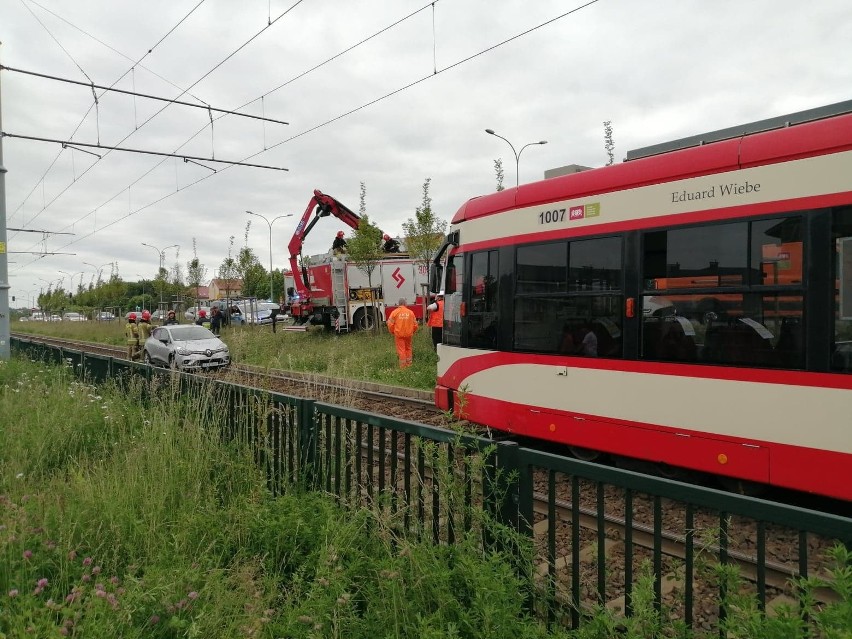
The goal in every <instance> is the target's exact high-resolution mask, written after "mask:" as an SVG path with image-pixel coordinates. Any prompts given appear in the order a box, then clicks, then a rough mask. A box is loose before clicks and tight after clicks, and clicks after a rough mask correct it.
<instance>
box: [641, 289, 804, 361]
mask: <svg viewBox="0 0 852 639" xmlns="http://www.w3.org/2000/svg"><path fill="white" fill-rule="evenodd" d="M803 308H804V302H803V297H802V295H800V294H796V293H790V294H787V293H771V294H767V293H721V294H711V295H666V296H665V297H663V296H654V297H645V298H644V299H643V322H642V323H643V326H642V357H643V359H654V360H662V361H675V362H697V363H706V364H731V365H748V366H760V367H770V368H774V367H780V368H802V367H803V366H804V354H805V351H804V334H803V326H802V317H803Z"/></svg>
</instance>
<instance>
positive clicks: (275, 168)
mask: <svg viewBox="0 0 852 639" xmlns="http://www.w3.org/2000/svg"><path fill="white" fill-rule="evenodd" d="M0 137H4V138H14V139H18V140H30V141H33V142H53V143H56V144H64V145H68V144H70V143H69V142H68V141H67V140H54V139H51V138H40V137H37V136H34V135H17V134H15V133H5V132H0ZM74 144H75V145H76V146H87V147H89V148H91V149H105V150H107V151H124V152H126V153H140V154H142V155H158V156H162V157H168V158H181V159H183V160H202V161H204V162H220V163H222V164H230V165H232V166H248V167H252V168H255V169H271V170H273V171H289V169H285V168H283V167H278V166H268V165H265V164H248V163H246V162H241V161H239V160H221V159H216V158H203V157H198V156H194V155H183V154H176V153H163V152H161V151H148V150H146V149H131V148H128V147H120V146H106V145H104V144H87V143H86V142H74ZM80 150H82V149H80ZM205 168H209V167H205ZM128 188H129V187H128ZM75 223H76V222H75ZM65 228H68V227H67V226H66V227H65Z"/></svg>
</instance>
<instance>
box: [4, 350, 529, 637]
mask: <svg viewBox="0 0 852 639" xmlns="http://www.w3.org/2000/svg"><path fill="white" fill-rule="evenodd" d="M0 414H2V415H4V416H8V418H7V419H5V420H4V422H3V423H2V425H0V637H4V638H6V637H58V636H77V637H87V638H89V637H92V638H94V639H99V638H101V637H104V638H106V637H110V638H112V637H270V638H271V637H282V636H288V637H336V636H340V637H364V638H367V637H371V638H372V637H379V636H396V637H412V638H413V637H429V636H432V637H438V636H441V637H444V636H459V637H542V636H545V634H546V631H545V629H544V628H543V627H542V626H541V625H540V624H539V623H537V622H535V621H533V620H531V619H529V618H528V617H527V616H526V615H525V614H524V612H523V605H522V601H523V598H522V597H520V596H519V592H520V591H521V584H520V582H519V581H518V578H517V577H516V576H515V574H514V571H513V568H512V565H513V564H511V563H510V562H507V561H505V560H504V559H503V558H502V557H501V556H500V555H498V554H496V553H484V552H482V551H481V550H479V547H478V543H477V540H475V539H470V540H468V541H467V542H462V543H460V544H459V545H457V546H455V547H436V546H431V545H428V544H423V545H420V544H410V543H408V542H406V541H405V540H404V539H403V538H400V537H397V536H395V534H391V533H390V531H389V528H388V527H387V526H385V524H384V523H383V522H382V520H381V519H380V518H378V517H377V515H376V513H374V512H371V511H367V510H363V511H358V512H355V513H354V514H351V515H344V514H343V513H342V512H341V511H340V509H339V508H338V506H336V505H335V503H334V502H333V501H331V500H329V499H327V498H325V497H323V496H322V495H321V494H318V493H311V494H301V493H295V492H294V493H291V494H285V495H284V496H281V497H278V498H272V497H270V495H269V494H268V493H267V492H266V490H265V483H264V482H265V478H264V477H263V476H262V475H261V473H260V472H259V471H258V470H257V469H256V467H255V465H254V463H253V461H252V459H251V458H250V456H249V455H248V454H247V453H246V452H244V451H242V450H240V449H239V448H238V447H236V445H232V444H229V443H228V442H224V441H223V440H222V437H221V430H220V428H221V427H222V426H223V423H222V421H223V419H224V415H226V414H227V412H226V411H224V410H222V407H221V406H220V405H219V397H218V396H217V394H216V392H215V386H212V385H211V386H208V387H205V388H203V389H202V390H198V391H196V392H194V393H192V394H191V395H189V396H185V395H181V394H180V393H179V392H178V389H177V388H175V387H172V386H171V385H170V384H169V383H165V384H164V385H163V386H161V387H160V388H157V389H156V392H155V393H154V394H153V395H152V394H150V393H149V392H148V389H146V388H144V387H143V386H141V385H133V384H131V385H130V386H129V387H128V388H122V389H116V388H111V387H104V388H100V389H98V388H94V387H92V386H88V385H85V384H82V383H79V382H77V381H75V380H74V378H73V376H72V371H70V369H69V368H67V367H52V366H45V365H42V364H36V363H30V362H21V361H17V360H13V361H12V362H8V363H2V364H0Z"/></svg>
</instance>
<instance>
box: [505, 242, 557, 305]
mask: <svg viewBox="0 0 852 639" xmlns="http://www.w3.org/2000/svg"><path fill="white" fill-rule="evenodd" d="M515 290H516V292H518V293H564V292H566V291H567V290H568V245H567V244H566V243H565V242H559V243H552V244H536V245H534V246H521V247H518V252H517V288H516V289H515Z"/></svg>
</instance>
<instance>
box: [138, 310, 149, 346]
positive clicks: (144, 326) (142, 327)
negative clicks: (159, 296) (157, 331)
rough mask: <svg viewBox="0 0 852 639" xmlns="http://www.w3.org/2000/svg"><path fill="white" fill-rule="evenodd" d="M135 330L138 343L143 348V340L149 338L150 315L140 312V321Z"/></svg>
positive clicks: (146, 312)
mask: <svg viewBox="0 0 852 639" xmlns="http://www.w3.org/2000/svg"><path fill="white" fill-rule="evenodd" d="M136 330H137V332H138V333H139V343H140V344H141V345H143V346H144V345H145V340H146V339H148V338H149V337H151V330H152V328H151V313H149V312H148V311H142V321H140V322H139V326H137V327H136Z"/></svg>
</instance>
